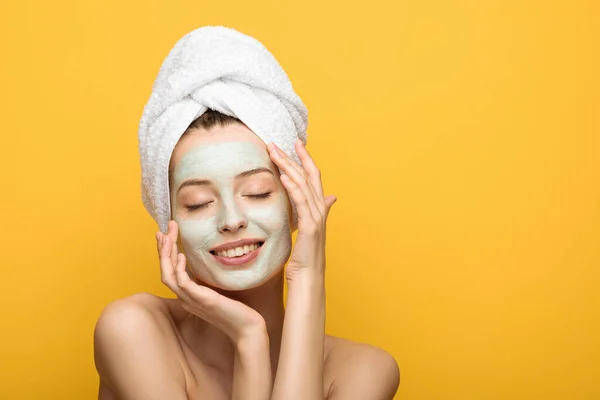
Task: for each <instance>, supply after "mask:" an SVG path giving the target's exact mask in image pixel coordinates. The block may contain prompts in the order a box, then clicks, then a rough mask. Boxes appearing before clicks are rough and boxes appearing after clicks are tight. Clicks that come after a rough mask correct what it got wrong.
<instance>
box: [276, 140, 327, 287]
mask: <svg viewBox="0 0 600 400" xmlns="http://www.w3.org/2000/svg"><path fill="white" fill-rule="evenodd" d="M295 148H296V153H297V154H298V157H299V158H300V161H301V163H302V165H299V164H298V163H297V162H295V161H294V160H292V159H291V158H290V157H289V156H288V155H287V154H285V153H284V152H283V151H282V150H281V149H279V148H278V147H277V146H276V145H275V144H274V143H271V144H269V146H268V149H269V152H270V155H271V159H272V160H273V162H274V163H275V164H276V165H277V167H278V168H279V169H280V170H281V171H282V172H283V173H285V175H282V176H281V183H282V184H283V186H284V187H285V189H286V190H287V192H288V194H289V196H290V198H291V200H292V201H293V202H294V204H295V205H296V210H297V212H298V237H297V238H296V243H295V244H294V249H293V251H292V254H291V256H290V259H289V261H288V265H287V270H286V279H287V280H288V283H289V282H291V281H294V280H296V279H299V277H301V276H306V275H307V274H308V275H311V274H312V275H313V276H316V277H321V278H322V277H324V275H325V230H326V223H327V217H328V215H329V211H330V209H331V206H332V205H333V203H335V202H336V200H337V197H336V196H332V195H330V196H323V184H322V183H321V172H320V171H319V168H317V166H316V165H315V163H314V161H313V159H312V158H311V157H310V155H309V154H308V151H307V150H306V147H304V144H303V143H302V141H300V140H299V139H298V140H297V141H296V143H295Z"/></svg>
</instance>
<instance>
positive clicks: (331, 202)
mask: <svg viewBox="0 0 600 400" xmlns="http://www.w3.org/2000/svg"><path fill="white" fill-rule="evenodd" d="M336 201H337V197H336V196H333V195H330V196H326V197H325V207H326V212H325V219H327V217H328V216H329V211H331V206H333V205H334V204H335V202H336Z"/></svg>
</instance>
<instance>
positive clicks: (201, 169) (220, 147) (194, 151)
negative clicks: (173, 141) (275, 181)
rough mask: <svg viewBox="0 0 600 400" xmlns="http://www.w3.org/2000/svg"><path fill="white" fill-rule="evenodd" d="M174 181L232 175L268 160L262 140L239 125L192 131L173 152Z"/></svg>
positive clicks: (266, 165) (267, 166) (266, 163)
mask: <svg viewBox="0 0 600 400" xmlns="http://www.w3.org/2000/svg"><path fill="white" fill-rule="evenodd" d="M171 162H172V164H173V172H174V174H173V178H174V180H175V181H179V180H181V179H185V178H186V177H189V176H191V175H193V176H195V177H199V175H206V177H210V176H211V175H215V174H219V175H225V176H227V175H232V174H238V173H240V172H243V171H247V170H248V169H252V168H257V167H266V168H269V169H271V170H273V168H272V165H273V164H272V163H271V160H270V157H269V153H268V151H267V148H266V144H265V143H264V142H263V141H262V140H261V139H260V138H259V137H258V136H256V135H255V134H254V133H253V132H252V131H250V130H249V129H248V128H246V127H245V126H243V125H239V124H236V125H232V126H227V127H218V128H213V129H211V130H210V131H203V130H200V132H192V133H191V134H190V135H188V136H186V137H184V138H183V139H182V140H181V141H180V143H179V144H178V146H177V148H176V149H175V151H174V152H173V156H172V159H171Z"/></svg>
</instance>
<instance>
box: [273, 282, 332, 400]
mask: <svg viewBox="0 0 600 400" xmlns="http://www.w3.org/2000/svg"><path fill="white" fill-rule="evenodd" d="M302 278H304V279H297V280H295V281H293V282H291V283H290V285H288V296H287V306H286V311H285V320H284V324H283V334H282V342H281V350H280V354H279V363H278V366H277V373H276V376H275V383H274V386H273V396H272V399H273V400H283V399H285V400H294V399H301V400H317V399H318V400H322V399H323V351H324V348H323V347H324V341H325V286H324V278H323V276H319V277H314V276H309V275H308V274H307V275H306V277H304V276H303V277H302Z"/></svg>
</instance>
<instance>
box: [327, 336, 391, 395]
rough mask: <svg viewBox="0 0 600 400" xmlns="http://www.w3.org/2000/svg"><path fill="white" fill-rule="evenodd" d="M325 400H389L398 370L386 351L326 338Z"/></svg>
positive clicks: (331, 337)
mask: <svg viewBox="0 0 600 400" xmlns="http://www.w3.org/2000/svg"><path fill="white" fill-rule="evenodd" d="M326 348H327V349H328V351H327V359H326V362H325V370H326V374H327V375H328V376H329V379H328V380H329V381H330V382H331V385H330V389H329V394H328V396H327V398H328V399H330V400H332V399H347V400H351V399H362V400H391V399H393V398H394V395H395V394H396V391H397V390H398V386H399V385H400V368H399V367H398V363H397V362H396V360H395V359H394V357H393V356H392V355H391V354H390V353H388V352H387V351H385V350H383V349H381V348H379V347H376V346H372V345H369V344H366V343H360V342H355V341H352V340H348V339H343V338H340V337H335V336H329V335H328V336H327V339H326Z"/></svg>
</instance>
